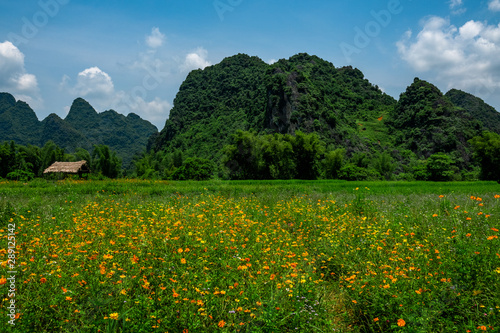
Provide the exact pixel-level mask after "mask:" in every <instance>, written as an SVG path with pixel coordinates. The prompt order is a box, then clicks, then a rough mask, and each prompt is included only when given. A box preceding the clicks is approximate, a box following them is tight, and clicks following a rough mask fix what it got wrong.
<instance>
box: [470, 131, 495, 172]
mask: <svg viewBox="0 0 500 333" xmlns="http://www.w3.org/2000/svg"><path fill="white" fill-rule="evenodd" d="M471 144H472V145H473V146H474V149H475V152H476V158H477V159H478V160H479V163H480V164H481V178H482V179H485V180H496V181H498V182H500V135H498V134H496V133H491V132H484V133H483V135H482V136H477V137H474V138H473V139H472V140H471Z"/></svg>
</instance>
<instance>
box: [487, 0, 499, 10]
mask: <svg viewBox="0 0 500 333" xmlns="http://www.w3.org/2000/svg"><path fill="white" fill-rule="evenodd" d="M488 9H489V10H491V11H494V12H499V11H500V0H490V2H489V4H488Z"/></svg>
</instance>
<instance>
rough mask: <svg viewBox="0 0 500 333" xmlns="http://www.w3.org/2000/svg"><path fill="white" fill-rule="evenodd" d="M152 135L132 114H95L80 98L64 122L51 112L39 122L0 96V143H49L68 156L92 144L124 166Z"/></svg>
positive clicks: (20, 105)
mask: <svg viewBox="0 0 500 333" xmlns="http://www.w3.org/2000/svg"><path fill="white" fill-rule="evenodd" d="M156 133H158V129H157V128H156V127H155V126H154V125H152V124H151V123H150V122H148V121H146V120H143V119H141V118H140V117H139V116H137V115H136V114H129V115H128V116H124V115H122V114H119V113H118V112H116V111H114V110H108V111H105V112H102V113H97V111H96V110H95V109H94V108H93V107H92V105H90V103H88V102H87V101H86V100H84V99H83V98H77V99H75V100H74V102H73V104H72V105H71V108H70V111H69V113H68V115H67V116H66V118H65V119H61V118H60V117H59V116H58V115H56V114H54V113H52V114H50V115H49V116H47V117H46V118H45V119H44V120H43V121H41V122H40V121H39V120H38V118H37V117H36V114H35V112H34V111H33V110H32V109H31V108H30V106H29V105H28V104H27V103H25V102H23V101H16V100H15V98H14V97H13V96H12V95H11V94H8V93H0V142H1V141H14V142H15V143H17V144H22V145H27V144H31V145H39V146H44V145H45V143H46V142H48V141H53V142H54V143H55V144H57V145H58V146H59V147H61V148H64V149H66V152H68V153H71V152H74V151H75V150H76V149H77V148H84V149H87V150H89V151H91V150H92V149H93V146H94V145H103V144H104V145H107V146H109V147H110V148H111V149H112V150H113V151H115V152H116V153H117V154H118V156H119V157H121V158H122V160H123V162H124V164H125V165H126V166H128V163H130V161H131V160H132V158H133V156H134V154H138V153H140V152H142V150H144V149H145V148H146V145H147V142H148V139H149V137H151V136H152V135H154V134H156Z"/></svg>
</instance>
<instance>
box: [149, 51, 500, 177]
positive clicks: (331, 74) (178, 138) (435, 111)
mask: <svg viewBox="0 0 500 333" xmlns="http://www.w3.org/2000/svg"><path fill="white" fill-rule="evenodd" d="M479 101H480V100H479ZM454 103H457V104H456V105H455V104H454ZM474 103H476V104H474ZM478 103H479V102H478V100H475V99H474V98H473V96H468V95H467V96H466V95H465V93H462V92H459V91H455V90H452V91H450V92H449V93H448V94H446V95H443V93H442V92H441V91H439V89H438V88H437V87H435V86H434V85H432V84H430V83H428V82H425V81H422V80H420V79H418V78H416V79H415V80H414V82H413V83H412V84H411V85H410V86H409V87H408V88H407V90H406V92H404V93H403V94H401V96H400V99H399V101H397V102H396V101H395V100H394V99H393V98H392V97H390V96H388V95H386V94H384V93H383V92H382V91H381V90H380V89H379V88H378V87H377V86H376V85H373V84H371V83H370V82H369V81H368V80H366V79H365V78H364V76H363V73H362V72H361V71H359V70H358V69H354V68H352V67H343V68H336V67H335V66H334V65H333V64H331V63H329V62H327V61H324V60H322V59H320V58H318V57H316V56H310V55H308V54H297V55H295V56H293V57H291V58H290V59H288V60H286V59H282V60H280V61H278V62H276V63H274V64H272V65H267V64H265V63H264V62H262V61H261V60H260V59H258V58H256V57H249V56H247V55H243V54H239V55H237V56H234V57H230V58H226V59H224V61H222V62H221V63H220V64H218V65H214V66H211V67H208V68H206V69H205V70H197V71H193V72H191V73H190V75H189V76H188V77H187V79H186V80H185V82H184V83H183V84H182V86H181V89H180V90H179V93H178V94H177V97H176V99H175V101H174V108H173V109H172V112H171V115H170V118H169V119H168V120H167V122H166V125H165V128H164V129H163V130H162V131H161V133H160V135H159V136H158V137H156V138H153V140H154V142H153V144H152V147H154V153H150V154H149V155H148V156H153V155H155V154H159V156H160V158H161V157H162V156H166V155H169V154H172V153H173V152H174V151H175V150H180V151H182V152H183V154H184V155H185V157H187V158H189V157H202V158H207V159H210V160H212V161H214V162H215V164H216V165H217V167H218V169H219V171H218V175H219V176H220V177H223V178H230V179H291V178H306V179H315V178H324V177H326V178H339V179H350V180H360V179H386V180H390V179H399V180H415V179H418V180H446V179H454V180H458V179H474V178H477V177H478V160H477V159H476V160H474V154H473V150H472V147H471V145H470V143H469V140H471V139H472V138H473V137H475V136H478V135H480V133H481V132H482V130H483V129H484V128H485V127H484V125H483V123H484V122H485V119H494V118H495V117H497V116H498V113H497V112H496V111H494V109H492V108H491V107H489V106H487V105H486V104H484V103H482V101H481V103H482V104H481V103H479V104H478ZM478 105H479V106H478ZM492 110H493V111H494V112H495V113H493V112H492ZM486 113H487V114H486ZM485 114H486V115H485ZM482 117H483V118H482ZM484 117H486V118H484ZM488 117H489V118H488ZM493 123H494V122H493ZM297 133H301V134H299V135H298V140H296V137H297ZM311 133H316V134H315V135H316V137H315V138H316V141H317V142H320V143H321V147H322V148H321V149H318V150H315V149H316V148H314V149H313V150H315V153H314V154H313V155H310V156H308V155H307V151H300V148H299V147H298V146H294V143H297V142H300V140H302V138H303V137H302V134H306V135H308V134H311ZM299 146H300V144H299ZM307 146H308V143H305V142H304V145H303V147H307ZM306 149H309V148H306ZM161 152H162V153H161ZM334 152H336V153H334ZM437 153H440V155H436V156H434V157H433V158H432V159H430V157H431V156H433V155H434V154H437ZM444 155H446V157H444ZM298 156H308V157H307V158H298ZM438 157H439V158H438ZM428 159H430V160H428ZM428 162H431V163H430V164H429V163H428ZM441 162H443V163H445V164H446V165H447V168H446V171H443V170H441V171H442V172H441V171H437V170H440V168H441V167H444V166H439V165H438V166H437V168H438V169H435V167H436V164H439V163H441ZM308 163H312V164H314V166H311V165H307V164H308ZM153 164H154V163H153ZM159 164H161V163H159ZM156 169H157V171H158V172H159V173H160V174H161V173H162V172H160V169H162V167H159V168H156ZM163 169H165V167H163ZM166 169H169V170H170V169H172V167H171V166H168V167H166ZM443 172H444V173H443ZM167 174H168V173H167ZM167 174H164V173H163V174H162V175H160V178H164V179H165V178H168V175H167ZM169 174H171V172H170V173H169Z"/></svg>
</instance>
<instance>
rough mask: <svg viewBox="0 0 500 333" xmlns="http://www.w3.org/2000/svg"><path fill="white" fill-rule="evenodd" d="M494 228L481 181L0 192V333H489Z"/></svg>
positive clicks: (489, 192) (499, 217)
mask: <svg viewBox="0 0 500 333" xmlns="http://www.w3.org/2000/svg"><path fill="white" fill-rule="evenodd" d="M499 229H500V185H498V184H497V183H492V182H490V183H488V182H476V183H363V182H339V181H331V182H328V181H324V182H260V183H259V182H239V183H238V182H232V183H231V182H217V181H209V182H199V183H197V182H184V183H183V182H148V181H138V180H133V181H132V180H117V181H75V180H66V181H40V180H38V181H34V182H32V183H26V184H24V183H18V182H4V183H0V242H1V245H0V262H1V266H2V270H1V272H0V292H1V296H2V301H1V305H0V321H1V324H0V331H1V332H183V333H187V332H481V331H486V332H497V331H499V330H500V283H499V281H500V240H499V236H500V232H499ZM12 272H15V273H12ZM12 301H14V302H12Z"/></svg>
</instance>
